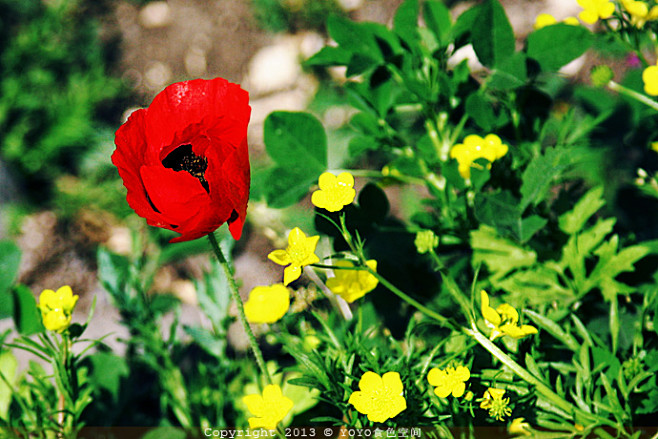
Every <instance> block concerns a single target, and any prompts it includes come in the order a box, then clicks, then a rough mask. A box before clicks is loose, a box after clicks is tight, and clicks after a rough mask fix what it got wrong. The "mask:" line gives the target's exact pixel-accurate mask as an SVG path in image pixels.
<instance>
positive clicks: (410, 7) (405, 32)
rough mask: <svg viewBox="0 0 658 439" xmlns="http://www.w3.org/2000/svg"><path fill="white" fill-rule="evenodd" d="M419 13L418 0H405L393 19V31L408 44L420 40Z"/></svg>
mask: <svg viewBox="0 0 658 439" xmlns="http://www.w3.org/2000/svg"><path fill="white" fill-rule="evenodd" d="M418 11H419V6H418V0H405V2H404V3H402V4H401V5H400V7H398V10H397V11H396V12H395V16H394V17H393V29H394V30H395V32H396V33H397V34H398V35H399V36H400V38H402V39H403V40H404V41H406V42H407V43H408V44H412V43H414V42H415V41H417V40H418Z"/></svg>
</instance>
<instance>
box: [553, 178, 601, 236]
mask: <svg viewBox="0 0 658 439" xmlns="http://www.w3.org/2000/svg"><path fill="white" fill-rule="evenodd" d="M604 205H605V201H604V200H603V186H598V187H595V188H593V189H590V190H589V191H588V192H587V193H586V194H585V195H583V196H582V197H581V199H580V200H578V202H577V203H576V205H575V206H574V208H573V209H571V210H570V211H569V212H566V213H564V214H562V215H561V216H560V218H559V220H558V225H559V227H560V230H562V231H563V232H564V233H566V234H569V235H574V234H576V233H578V232H580V231H581V230H582V228H583V227H584V226H585V223H587V220H589V219H590V217H591V216H592V215H594V214H595V213H596V212H597V211H598V210H599V209H600V208H602V207H603V206H604Z"/></svg>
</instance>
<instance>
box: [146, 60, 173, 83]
mask: <svg viewBox="0 0 658 439" xmlns="http://www.w3.org/2000/svg"><path fill="white" fill-rule="evenodd" d="M170 79H171V69H170V68H169V66H167V65H166V64H164V63H161V62H159V61H156V62H154V63H153V64H151V66H150V67H149V68H148V69H147V70H146V73H144V82H145V83H146V86H147V87H148V88H150V89H151V90H160V89H162V88H163V87H164V86H165V84H167V83H168V82H169V80H170Z"/></svg>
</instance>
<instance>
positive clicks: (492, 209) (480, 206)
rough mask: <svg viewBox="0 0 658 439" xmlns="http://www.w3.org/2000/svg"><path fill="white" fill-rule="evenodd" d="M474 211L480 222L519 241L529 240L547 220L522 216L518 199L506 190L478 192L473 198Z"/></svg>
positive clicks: (533, 216)
mask: <svg viewBox="0 0 658 439" xmlns="http://www.w3.org/2000/svg"><path fill="white" fill-rule="evenodd" d="M474 211H475V217H476V218H477V219H478V220H479V221H480V222H482V223H484V224H487V225H489V226H492V227H495V228H496V230H497V231H498V232H499V233H501V234H502V235H505V236H511V237H512V238H514V239H516V240H517V241H518V242H520V243H524V242H526V241H527V240H529V239H530V238H531V237H532V236H533V235H534V234H535V233H537V231H539V230H540V229H541V228H542V227H544V226H545V225H546V222H547V220H546V219H544V218H542V217H540V216H538V215H531V216H529V217H527V218H522V217H521V212H522V211H521V210H520V209H519V204H518V201H517V200H516V199H515V198H514V196H513V195H512V194H510V193H509V192H507V191H501V192H497V193H493V194H485V193H478V194H477V195H476V196H475V200H474Z"/></svg>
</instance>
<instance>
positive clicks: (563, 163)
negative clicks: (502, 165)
mask: <svg viewBox="0 0 658 439" xmlns="http://www.w3.org/2000/svg"><path fill="white" fill-rule="evenodd" d="M569 164H570V159H569V154H568V151H567V150H565V149H562V148H548V149H547V150H546V151H545V152H544V154H542V155H538V156H536V157H535V158H533V159H532V161H531V162H530V164H529V165H528V167H527V168H526V169H525V171H524V172H523V176H522V179H523V183H522V184H521V202H520V203H519V209H520V210H521V212H523V211H524V210H525V209H526V207H528V205H530V204H531V203H532V204H533V205H535V206H536V205H537V204H539V203H540V202H541V201H543V200H544V198H546V194H547V193H548V189H549V188H550V185H551V183H552V182H553V180H554V179H555V178H557V177H558V176H559V175H560V174H561V173H562V171H564V170H565V169H566V168H567V167H568V166H569Z"/></svg>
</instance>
